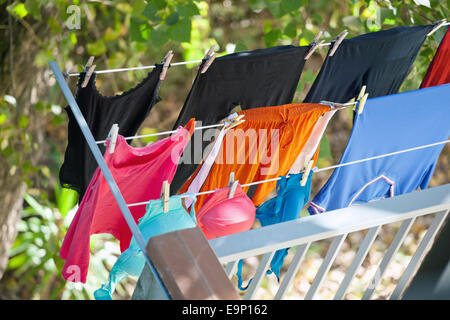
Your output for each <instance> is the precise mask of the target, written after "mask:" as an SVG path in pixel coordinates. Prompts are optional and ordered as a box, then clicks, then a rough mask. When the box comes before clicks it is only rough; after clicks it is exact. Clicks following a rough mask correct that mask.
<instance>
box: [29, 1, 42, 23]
mask: <svg viewBox="0 0 450 320" xmlns="http://www.w3.org/2000/svg"><path fill="white" fill-rule="evenodd" d="M25 8H26V9H27V10H28V12H29V13H30V14H31V15H32V16H33V18H35V19H36V20H38V21H41V8H40V6H39V1H36V0H27V1H25Z"/></svg>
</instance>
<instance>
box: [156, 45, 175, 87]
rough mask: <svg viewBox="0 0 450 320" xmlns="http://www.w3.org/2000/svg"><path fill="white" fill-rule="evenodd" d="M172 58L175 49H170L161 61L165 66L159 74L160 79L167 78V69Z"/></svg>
mask: <svg viewBox="0 0 450 320" xmlns="http://www.w3.org/2000/svg"><path fill="white" fill-rule="evenodd" d="M172 58H173V51H172V50H169V52H167V54H166V56H165V57H164V59H163V60H162V62H161V63H162V64H163V68H162V71H161V74H160V75H159V79H160V80H164V79H165V78H166V73H167V69H169V66H170V61H172Z"/></svg>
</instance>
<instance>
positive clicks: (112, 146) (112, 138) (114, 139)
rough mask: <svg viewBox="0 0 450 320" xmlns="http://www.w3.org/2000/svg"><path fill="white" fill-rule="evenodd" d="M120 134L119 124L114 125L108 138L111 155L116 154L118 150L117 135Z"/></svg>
mask: <svg viewBox="0 0 450 320" xmlns="http://www.w3.org/2000/svg"><path fill="white" fill-rule="evenodd" d="M118 134H119V125H118V124H117V123H114V124H113V125H112V127H111V130H109V133H108V137H107V138H106V139H107V140H109V149H108V150H109V153H114V150H115V149H116V142H117V135H118Z"/></svg>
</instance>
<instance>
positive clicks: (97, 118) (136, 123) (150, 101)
mask: <svg viewBox="0 0 450 320" xmlns="http://www.w3.org/2000/svg"><path fill="white" fill-rule="evenodd" d="M161 71H162V65H159V64H158V65H156V67H155V68H154V69H153V70H152V71H151V72H150V73H149V74H148V76H147V77H146V78H145V79H144V80H142V81H141V82H140V83H139V84H138V85H137V86H136V87H134V88H132V89H130V90H128V91H126V92H124V93H122V94H119V95H115V96H110V97H105V96H103V95H101V94H100V92H98V90H97V88H96V85H95V79H96V74H95V73H94V74H92V76H91V78H90V79H89V83H88V84H87V86H86V87H85V88H82V87H81V84H82V83H83V81H84V76H85V73H84V72H83V73H81V75H80V78H79V80H78V84H77V91H76V97H75V99H76V101H77V104H78V106H79V108H80V110H81V112H82V113H83V116H84V118H85V119H86V122H87V124H88V126H89V129H90V130H91V132H92V135H93V136H94V139H95V140H97V141H98V140H105V139H106V137H107V135H108V133H109V131H110V130H111V126H112V125H113V124H115V123H117V124H118V125H119V134H120V135H122V136H125V137H127V136H133V135H135V134H136V132H137V131H138V129H139V127H140V125H141V124H142V122H143V121H144V120H145V118H146V117H147V115H148V114H149V112H150V110H151V109H152V107H153V106H154V105H155V104H156V103H157V102H159V101H160V100H161V99H160V98H159V96H158V91H159V86H160V80H159V76H160V73H161ZM65 110H66V112H67V115H68V117H69V123H68V144H67V148H66V152H65V154H64V162H63V164H62V166H61V169H60V171H59V180H60V183H61V185H62V186H63V187H65V188H70V189H74V190H76V191H78V193H79V194H80V197H79V201H81V200H82V198H83V196H84V193H85V191H86V188H87V187H88V185H89V183H90V181H91V178H92V175H93V174H94V171H95V170H96V169H97V166H98V165H97V162H96V161H95V158H94V156H93V154H92V152H91V150H90V148H89V146H88V144H87V142H86V140H85V138H84V135H83V133H82V132H81V129H80V127H79V126H78V123H77V121H76V119H75V117H74V115H73V113H72V110H71V109H70V107H69V106H67V107H66V108H65ZM128 143H131V140H128ZM98 146H99V148H100V151H101V152H102V153H104V152H105V146H104V145H103V144H98Z"/></svg>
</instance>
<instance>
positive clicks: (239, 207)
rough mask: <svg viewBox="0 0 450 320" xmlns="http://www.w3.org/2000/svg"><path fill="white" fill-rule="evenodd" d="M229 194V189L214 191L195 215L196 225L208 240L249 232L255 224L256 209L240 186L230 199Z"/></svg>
mask: <svg viewBox="0 0 450 320" xmlns="http://www.w3.org/2000/svg"><path fill="white" fill-rule="evenodd" d="M229 193H230V187H226V188H223V189H220V190H216V192H214V193H212V194H211V195H209V196H208V198H206V200H205V202H204V203H203V205H202V207H201V208H200V210H199V211H198V212H197V214H196V217H197V225H198V226H199V227H200V228H201V229H202V231H203V233H204V234H205V236H206V239H208V240H209V239H214V238H219V237H224V236H227V235H230V234H234V233H239V232H243V231H247V230H250V228H251V227H252V225H253V222H255V211H256V208H255V206H254V204H253V202H252V200H250V198H249V197H247V195H246V194H245V192H244V191H242V188H241V185H239V184H238V185H237V187H236V191H235V192H234V196H233V197H232V198H231V199H229V198H228V195H229Z"/></svg>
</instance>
